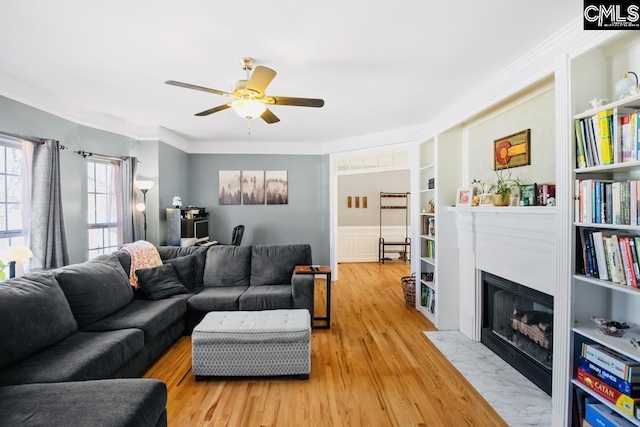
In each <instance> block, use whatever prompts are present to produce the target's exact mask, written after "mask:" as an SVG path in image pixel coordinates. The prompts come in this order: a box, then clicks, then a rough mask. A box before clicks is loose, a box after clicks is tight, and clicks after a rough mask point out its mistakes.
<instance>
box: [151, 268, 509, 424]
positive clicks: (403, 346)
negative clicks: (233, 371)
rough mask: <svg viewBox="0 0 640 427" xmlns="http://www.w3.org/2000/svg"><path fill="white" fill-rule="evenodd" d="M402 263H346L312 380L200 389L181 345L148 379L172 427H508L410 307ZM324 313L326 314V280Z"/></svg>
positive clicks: (315, 343)
mask: <svg viewBox="0 0 640 427" xmlns="http://www.w3.org/2000/svg"><path fill="white" fill-rule="evenodd" d="M408 274H409V265H408V264H404V263H387V264H385V265H381V264H378V263H354V264H340V266H339V281H338V282H334V283H333V286H332V312H331V316H332V319H331V320H332V324H331V329H314V330H313V335H312V338H311V374H310V377H309V380H307V381H304V380H299V379H295V378H286V379H281V378H278V379H273V380H271V379H266V380H265V379H238V380H231V381H222V380H220V381H216V380H211V381H200V382H197V383H196V382H195V380H194V377H193V374H192V373H191V341H190V338H189V337H182V338H181V339H180V340H179V341H178V342H177V343H176V344H175V345H174V346H173V347H172V348H171V349H169V351H168V352H167V353H165V354H164V356H163V357H162V358H161V359H160V360H158V361H157V362H156V363H155V365H154V366H153V367H151V368H150V370H149V371H148V372H147V373H146V374H145V377H147V378H158V379H161V380H163V381H164V382H165V383H166V384H167V388H168V391H169V401H168V403H167V412H168V418H169V426H171V427H178V426H180V427H182V426H233V427H235V426H429V427H431V426H492V427H495V426H506V424H505V422H504V421H503V420H502V419H501V418H500V417H499V416H498V414H497V413H496V412H495V411H494V410H493V409H492V408H491V407H490V406H489V405H488V404H487V403H486V401H485V400H484V399H483V398H482V397H481V396H480V395H479V394H478V393H477V392H476V391H475V389H473V388H472V387H471V386H470V385H469V383H468V382H467V381H466V380H465V379H464V377H462V376H461V375H460V374H459V373H458V371H457V370H456V369H455V368H454V367H453V366H452V365H451V364H450V363H449V362H448V361H447V360H446V359H445V358H444V356H442V354H441V353H440V352H439V351H438V350H437V348H436V347H435V346H434V345H433V344H432V343H431V342H430V341H429V340H428V339H427V338H426V337H425V336H424V334H423V333H422V331H425V330H434V329H435V328H434V327H433V325H432V324H431V322H429V321H428V320H427V319H426V318H424V316H422V315H421V314H420V313H418V312H417V311H416V310H415V309H413V308H409V307H407V306H406V305H405V303H404V297H403V294H402V288H401V286H400V278H401V277H402V276H405V275H408ZM316 283H317V288H318V293H317V294H316V295H317V296H316V310H318V312H319V313H318V314H321V313H322V312H323V311H324V280H317V281H316Z"/></svg>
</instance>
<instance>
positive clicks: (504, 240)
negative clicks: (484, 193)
mask: <svg viewBox="0 0 640 427" xmlns="http://www.w3.org/2000/svg"><path fill="white" fill-rule="evenodd" d="M449 210H450V211H452V212H455V214H456V226H457V229H458V250H459V253H460V331H461V332H462V333H463V334H464V335H466V336H467V337H468V338H470V339H472V340H474V341H480V328H481V320H482V313H481V311H480V310H481V306H480V303H481V283H480V272H481V271H486V272H489V273H492V274H495V275H496V276H500V277H503V278H505V279H508V280H511V281H513V282H516V283H520V284H523V285H525V286H528V287H530V288H533V289H536V290H538V291H540V292H544V293H546V294H549V295H553V296H555V293H556V281H557V273H556V269H557V256H556V255H557V231H556V209H555V207H551V206H527V207H518V206H513V207H512V206H508V207H456V208H453V207H452V208H449Z"/></svg>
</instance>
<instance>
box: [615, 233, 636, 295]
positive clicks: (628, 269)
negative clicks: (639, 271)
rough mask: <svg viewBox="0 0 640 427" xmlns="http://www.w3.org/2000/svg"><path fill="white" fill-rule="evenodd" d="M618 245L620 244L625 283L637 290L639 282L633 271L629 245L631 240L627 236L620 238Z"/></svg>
mask: <svg viewBox="0 0 640 427" xmlns="http://www.w3.org/2000/svg"><path fill="white" fill-rule="evenodd" d="M618 243H619V244H620V253H621V255H622V265H623V267H624V277H625V281H626V282H627V284H628V285H629V286H630V287H632V288H637V287H638V282H637V280H636V275H635V272H634V269H633V261H632V260H631V246H630V244H629V238H628V237H626V236H620V237H619V238H618Z"/></svg>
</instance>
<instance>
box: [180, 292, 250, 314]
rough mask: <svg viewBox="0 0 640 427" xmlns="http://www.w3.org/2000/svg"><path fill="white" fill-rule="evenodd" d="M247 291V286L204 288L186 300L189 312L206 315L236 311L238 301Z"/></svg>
mask: <svg viewBox="0 0 640 427" xmlns="http://www.w3.org/2000/svg"><path fill="white" fill-rule="evenodd" d="M246 290H247V286H220V287H209V288H204V289H203V290H202V292H200V293H198V294H196V295H193V296H192V297H191V298H189V299H188V300H187V306H188V307H189V310H190V311H199V312H203V313H208V312H209V311H221V310H238V307H239V305H238V300H239V299H240V295H242V294H243V293H244V292H245V291H246Z"/></svg>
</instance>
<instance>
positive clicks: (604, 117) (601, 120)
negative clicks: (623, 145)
mask: <svg viewBox="0 0 640 427" xmlns="http://www.w3.org/2000/svg"><path fill="white" fill-rule="evenodd" d="M595 117H597V119H596V120H597V126H595V123H594V130H595V134H596V136H595V139H596V141H597V142H599V144H598V145H599V146H600V151H601V156H600V159H601V162H600V164H601V165H610V164H612V163H614V159H615V158H616V157H615V156H616V155H617V153H616V149H615V146H616V145H617V144H615V143H614V142H613V138H612V137H613V129H611V122H612V118H613V110H611V109H609V110H602V111H600V112H598V114H597V115H596V116H594V118H595Z"/></svg>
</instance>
